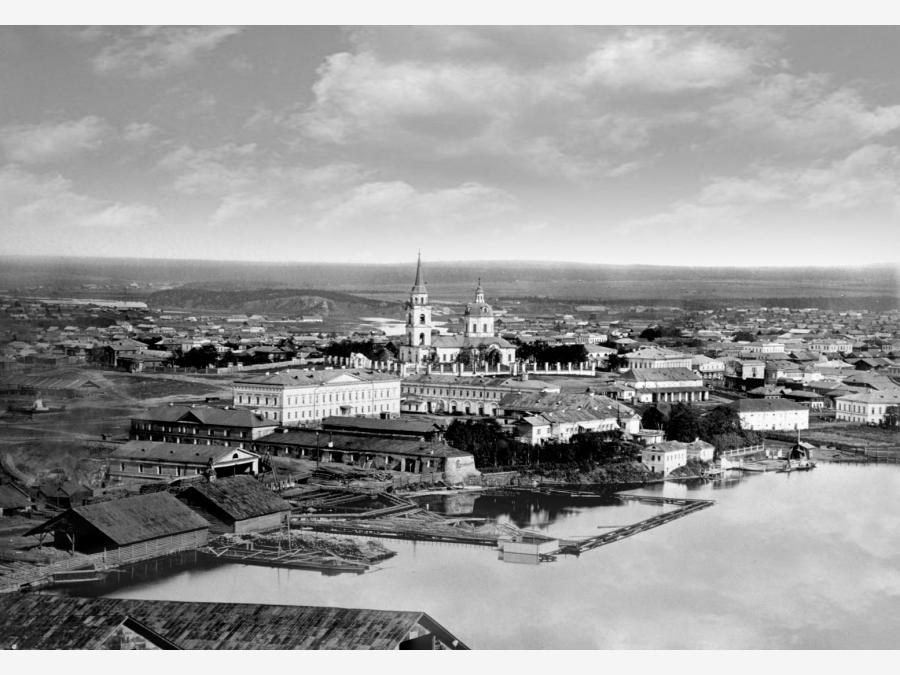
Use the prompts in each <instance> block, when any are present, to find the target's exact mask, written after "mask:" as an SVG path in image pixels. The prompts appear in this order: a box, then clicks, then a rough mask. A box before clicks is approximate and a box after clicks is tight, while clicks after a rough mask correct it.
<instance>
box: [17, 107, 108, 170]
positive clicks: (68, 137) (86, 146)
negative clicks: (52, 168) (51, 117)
mask: <svg viewBox="0 0 900 675" xmlns="http://www.w3.org/2000/svg"><path fill="white" fill-rule="evenodd" d="M111 132H112V128H111V127H110V126H109V125H108V124H107V123H106V122H105V121H104V120H103V119H102V118H100V117H97V116H95V115H88V116H87V117H83V118H81V119H80V120H67V121H63V122H45V123H42V124H14V125H8V126H5V127H2V128H0V146H2V148H3V151H4V153H5V154H6V157H7V158H8V159H9V160H11V161H13V162H20V163H22V164H45V163H50V162H58V161H64V160H67V159H71V158H73V157H76V156H78V155H81V154H83V153H85V152H90V151H92V150H96V149H97V148H99V147H100V145H101V144H102V143H103V142H104V141H105V140H106V139H107V138H108V137H109V135H110V134H111Z"/></svg>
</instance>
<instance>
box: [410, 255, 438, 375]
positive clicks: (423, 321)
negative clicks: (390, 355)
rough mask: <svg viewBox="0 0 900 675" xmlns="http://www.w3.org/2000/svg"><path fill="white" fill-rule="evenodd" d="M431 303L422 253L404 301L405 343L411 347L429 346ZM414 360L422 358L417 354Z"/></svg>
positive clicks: (424, 347) (426, 347)
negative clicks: (414, 278)
mask: <svg viewBox="0 0 900 675" xmlns="http://www.w3.org/2000/svg"><path fill="white" fill-rule="evenodd" d="M431 328H432V325H431V305H429V304H428V288H427V286H426V285H425V275H424V274H423V273H422V253H421V252H420V253H419V259H418V262H417V263H416V280H415V282H414V283H413V287H412V289H411V290H410V293H409V302H407V303H406V344H407V346H409V347H411V348H417V349H419V350H426V351H427V350H429V349H430V348H431ZM415 360H416V361H421V360H422V354H418V355H417V358H416V359H415Z"/></svg>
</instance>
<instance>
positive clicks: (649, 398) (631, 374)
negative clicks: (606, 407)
mask: <svg viewBox="0 0 900 675" xmlns="http://www.w3.org/2000/svg"><path fill="white" fill-rule="evenodd" d="M689 360H690V359H689ZM622 383H623V384H627V385H629V386H630V387H632V388H633V389H634V390H635V398H636V399H637V400H638V401H640V402H641V403H658V402H663V401H664V402H675V401H685V402H690V401H706V400H707V399H708V398H709V390H708V389H707V388H706V385H705V383H704V382H703V378H702V377H701V376H700V375H699V374H698V373H695V372H694V371H693V370H691V369H690V367H688V368H639V369H637V370H629V371H628V372H627V373H625V374H624V375H623V376H622Z"/></svg>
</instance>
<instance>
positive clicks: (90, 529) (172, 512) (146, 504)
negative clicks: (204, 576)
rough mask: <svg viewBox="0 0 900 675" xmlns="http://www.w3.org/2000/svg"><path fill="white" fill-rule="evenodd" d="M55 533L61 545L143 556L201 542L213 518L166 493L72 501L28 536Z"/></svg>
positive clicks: (121, 555)
mask: <svg viewBox="0 0 900 675" xmlns="http://www.w3.org/2000/svg"><path fill="white" fill-rule="evenodd" d="M48 533H52V534H53V537H54V544H55V546H57V547H58V548H62V549H65V550H69V551H77V552H79V553H85V554H91V553H101V552H104V551H117V555H116V556H115V557H116V558H117V559H118V560H120V561H123V562H124V561H127V560H140V559H145V558H152V557H156V556H161V555H166V554H167V553H174V552H176V551H183V550H187V549H192V548H196V547H198V546H202V545H203V544H205V543H206V541H207V540H208V539H209V523H207V522H206V521H205V520H204V519H203V518H201V517H200V516H198V515H197V514H196V513H194V512H193V511H192V510H191V509H189V508H188V507H187V506H185V505H184V504H182V503H181V502H180V501H178V500H177V499H176V498H175V497H174V496H172V495H171V494H169V493H167V492H157V493H154V494H148V495H138V496H136V497H127V498H125V499H115V500H113V501H109V502H100V503H98V504H88V505H86V506H73V507H72V508H70V509H68V510H66V511H64V512H63V513H61V514H59V515H58V516H55V517H54V518H51V519H50V520H48V521H47V522H45V523H44V524H42V525H39V526H38V527H35V528H33V529H31V530H29V531H28V532H27V533H26V535H39V536H43V535H46V534H48Z"/></svg>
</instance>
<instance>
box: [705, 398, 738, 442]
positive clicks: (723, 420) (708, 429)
mask: <svg viewBox="0 0 900 675" xmlns="http://www.w3.org/2000/svg"><path fill="white" fill-rule="evenodd" d="M740 433H741V418H740V416H739V415H738V413H737V410H735V409H734V408H732V407H731V406H727V405H719V406H716V407H715V408H713V409H712V410H710V411H709V412H708V413H706V414H705V415H703V417H702V418H701V424H700V437H701V438H702V439H703V440H705V441H708V442H711V441H710V440H709V439H710V438H712V437H713V436H718V435H721V434H740Z"/></svg>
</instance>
